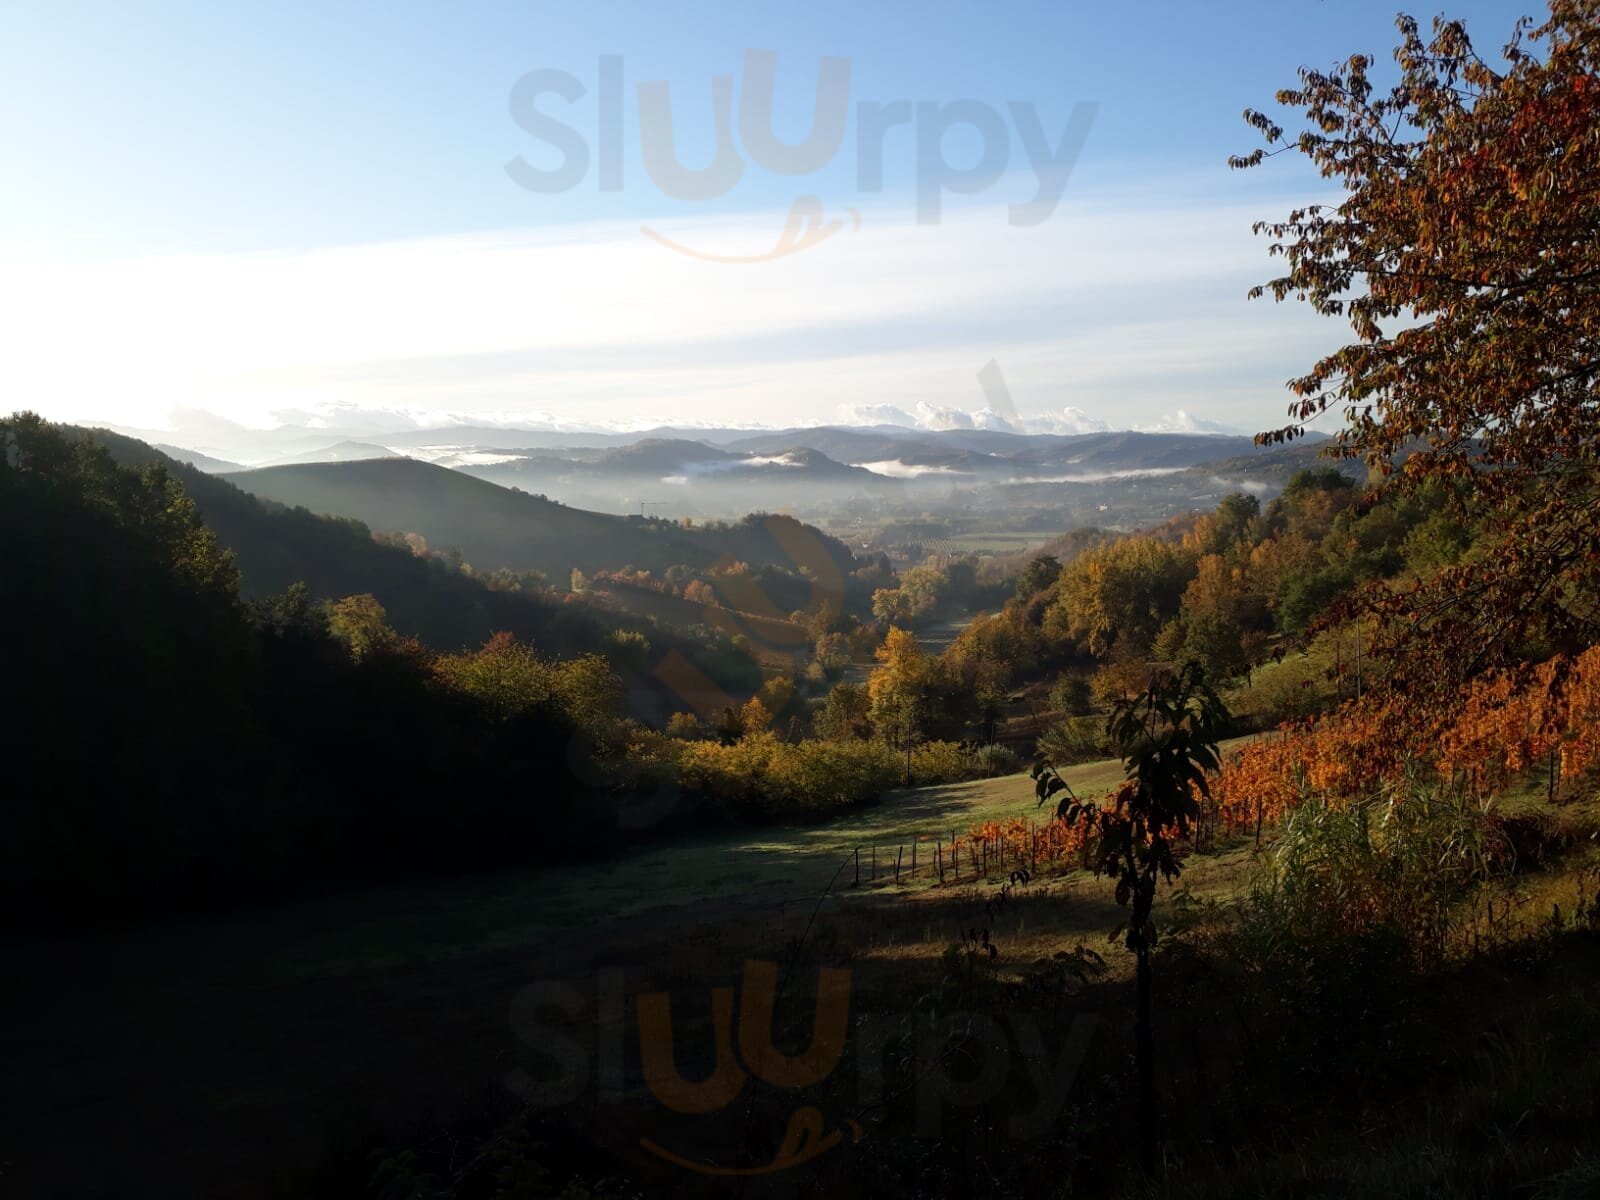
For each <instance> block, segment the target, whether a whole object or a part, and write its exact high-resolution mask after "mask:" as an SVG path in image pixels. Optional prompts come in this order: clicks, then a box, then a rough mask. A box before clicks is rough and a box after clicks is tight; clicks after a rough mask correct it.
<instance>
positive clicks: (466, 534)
mask: <svg viewBox="0 0 1600 1200" xmlns="http://www.w3.org/2000/svg"><path fill="white" fill-rule="evenodd" d="M225 478H226V479H227V481H228V482H230V483H233V484H235V485H237V486H238V487H240V488H241V489H243V490H245V491H247V492H249V493H251V494H252V495H255V496H259V497H261V498H262V499H265V500H272V501H276V502H277V503H280V504H286V505H292V506H298V507H303V508H306V509H309V510H310V511H312V512H318V513H324V514H328V515H332V516H339V517H349V518H354V519H355V520H358V521H361V522H363V523H365V524H366V525H368V526H369V527H370V528H372V529H373V530H377V531H383V532H397V533H418V534H421V535H422V536H423V537H424V538H426V539H427V541H428V543H429V545H430V546H431V547H432V548H434V549H436V550H443V549H445V548H447V547H455V548H456V549H458V550H460V551H461V553H462V555H463V557H464V558H465V559H466V560H467V561H468V562H470V563H472V564H473V565H474V566H475V567H477V568H479V569H484V570H492V569H495V568H499V567H506V568H509V569H512V570H519V571H520V570H537V571H543V572H544V573H545V574H547V575H549V576H550V577H551V578H552V579H557V580H560V581H564V580H565V577H566V575H567V574H568V573H570V572H571V571H572V570H574V569H577V570H581V571H584V572H593V571H597V570H603V569H611V570H615V569H620V568H622V567H625V566H631V567H636V568H640V569H644V570H652V571H661V570H664V569H665V568H667V567H669V566H673V565H675V564H680V563H681V564H685V565H688V566H691V567H698V568H705V567H709V566H711V565H712V564H713V563H716V562H718V561H719V560H727V561H734V560H737V561H742V562H745V563H748V564H749V565H750V566H752V567H756V566H762V565H772V566H778V567H784V568H789V569H793V568H795V567H796V566H797V565H800V564H801V563H805V564H806V565H809V566H811V567H812V568H813V569H814V570H822V569H828V568H825V567H824V563H823V561H821V560H827V561H828V562H831V564H832V569H838V570H840V571H843V572H848V571H849V570H851V569H852V568H853V566H854V559H853V557H852V556H851V554H850V551H849V550H847V549H846V548H845V547H844V546H843V544H841V543H839V542H837V541H835V540H834V539H832V538H829V537H827V536H826V535H824V534H821V533H819V532H817V531H816V530H815V529H811V528H810V527H809V526H802V525H801V524H800V523H799V522H796V521H793V520H791V519H788V518H782V517H771V518H754V519H746V520H744V521H740V522H737V523H734V524H715V525H710V526H702V527H697V528H685V527H684V526H682V525H680V524H678V523H676V522H672V521H666V520H657V519H646V518H643V517H623V516H616V515H612V514H609V513H598V512H590V511H588V510H585V509H581V508H569V507H568V506H566V505H564V504H558V503H556V502H555V501H553V500H547V499H545V498H544V497H543V496H537V495H531V494H529V493H527V492H522V491H518V490H515V489H513V488H507V487H501V486H499V485H498V484H494V483H490V482H487V481H486V480H483V479H479V478H475V477H474V476H473V475H469V474H466V473H464V472H461V471H454V470H451V469H449V468H446V467H439V466H434V465H432V464H430V463H425V462H420V461H417V460H414V459H402V458H386V459H370V460H366V461H362V462H348V463H315V464H303V465H297V466H286V467H266V468H261V469H258V470H254V471H243V472H239V473H236V474H232V475H228V476H226V477H225ZM791 535H793V536H791ZM786 543H787V544H786ZM807 560H811V561H807Z"/></svg>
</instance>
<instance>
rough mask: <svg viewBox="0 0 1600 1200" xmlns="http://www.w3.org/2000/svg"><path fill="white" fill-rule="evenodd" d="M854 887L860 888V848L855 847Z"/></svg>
mask: <svg viewBox="0 0 1600 1200" xmlns="http://www.w3.org/2000/svg"><path fill="white" fill-rule="evenodd" d="M855 886H856V887H860V886H861V847H860V846H857V847H856V882H855Z"/></svg>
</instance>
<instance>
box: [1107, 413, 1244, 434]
mask: <svg viewBox="0 0 1600 1200" xmlns="http://www.w3.org/2000/svg"><path fill="white" fill-rule="evenodd" d="M1134 428H1135V429H1137V430H1138V431H1139V432H1140V433H1233V434H1237V433H1242V432H1244V431H1243V430H1241V429H1240V428H1239V427H1238V426H1236V425H1228V424H1224V423H1223V422H1221V421H1210V420H1206V419H1205V418H1203V417H1197V416H1194V415H1193V414H1191V413H1187V412H1185V411H1184V410H1183V409H1181V408H1180V409H1179V410H1178V411H1177V412H1174V413H1168V414H1166V415H1165V416H1163V417H1162V418H1161V419H1160V420H1158V421H1154V422H1152V423H1150V424H1148V425H1136V426H1134Z"/></svg>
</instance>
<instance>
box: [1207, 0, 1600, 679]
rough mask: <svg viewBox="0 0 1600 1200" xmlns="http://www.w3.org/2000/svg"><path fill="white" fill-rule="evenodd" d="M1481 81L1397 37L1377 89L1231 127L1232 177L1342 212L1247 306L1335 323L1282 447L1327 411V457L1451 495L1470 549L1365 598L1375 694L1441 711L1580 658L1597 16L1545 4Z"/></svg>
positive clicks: (1586, 588)
mask: <svg viewBox="0 0 1600 1200" xmlns="http://www.w3.org/2000/svg"><path fill="white" fill-rule="evenodd" d="M1531 24H1532V23H1531V22H1529V21H1526V20H1525V21H1523V22H1521V23H1519V24H1518V26H1517V28H1516V30H1515V33H1514V35H1513V37H1512V40H1511V42H1510V44H1509V45H1508V46H1506V47H1505V49H1504V51H1503V53H1502V58H1501V60H1500V61H1499V62H1498V64H1496V65H1491V63H1490V62H1489V61H1487V60H1486V59H1485V58H1483V57H1482V56H1481V55H1480V54H1479V53H1478V51H1477V50H1476V49H1475V48H1474V46H1473V44H1472V42H1471V40H1470V39H1469V38H1468V36H1467V31H1466V29H1465V28H1464V27H1463V26H1462V25H1461V23H1459V22H1457V21H1448V20H1444V19H1442V18H1441V19H1439V20H1436V21H1435V22H1434V25H1433V29H1432V33H1431V36H1425V35H1424V34H1423V33H1422V32H1421V31H1420V29H1419V27H1418V25H1417V22H1416V21H1415V20H1413V19H1412V18H1410V17H1405V16H1402V17H1401V18H1400V19H1399V30H1400V44H1399V46H1398V47H1397V48H1396V50H1395V53H1394V57H1395V61H1396V63H1397V64H1398V66H1399V77H1398V79H1397V80H1396V81H1395V82H1394V83H1393V85H1392V86H1390V87H1388V88H1387V89H1380V88H1379V87H1378V86H1377V85H1376V83H1375V82H1374V78H1373V75H1374V64H1373V61H1372V59H1370V58H1369V57H1367V56H1366V55H1362V54H1357V55H1354V56H1352V57H1351V58H1350V59H1348V60H1347V61H1346V62H1345V63H1344V64H1343V65H1342V66H1339V67H1337V68H1335V69H1333V70H1331V71H1327V72H1322V71H1314V70H1309V69H1302V70H1301V72H1300V83H1299V86H1298V87H1294V88H1289V89H1287V90H1284V91H1282V92H1280V93H1278V102H1279V103H1280V104H1281V105H1284V106H1286V107H1287V108H1289V109H1292V110H1297V112H1298V115H1299V117H1300V118H1301V128H1300V129H1299V130H1298V131H1297V132H1295V133H1294V134H1293V135H1292V136H1291V135H1288V134H1286V133H1285V130H1284V129H1283V127H1281V126H1280V125H1278V124H1277V123H1275V122H1274V121H1273V120H1272V119H1271V118H1269V117H1267V116H1265V115H1263V114H1261V113H1258V112H1247V113H1246V119H1247V120H1248V121H1249V122H1250V124H1251V125H1253V126H1254V127H1255V128H1256V129H1257V130H1259V131H1260V132H1261V133H1262V134H1263V135H1264V136H1265V139H1266V143H1267V145H1266V146H1265V147H1263V148H1260V149H1257V150H1255V151H1254V152H1252V153H1250V154H1248V155H1245V156H1243V157H1239V158H1235V159H1233V160H1231V162H1232V165H1234V166H1237V167H1253V166H1256V165H1258V164H1259V163H1261V162H1262V161H1263V160H1264V159H1266V158H1268V157H1271V156H1272V155H1273V154H1277V153H1280V152H1283V151H1290V150H1293V151H1298V152H1299V153H1301V154H1304V155H1305V156H1306V157H1308V158H1309V159H1310V160H1311V161H1312V162H1314V163H1315V164H1316V165H1317V167H1318V168H1319V169H1320V170H1321V172H1322V174H1323V176H1324V177H1325V178H1328V179H1330V180H1333V181H1334V182H1336V183H1337V184H1338V185H1339V186H1340V187H1342V188H1343V190H1344V193H1345V194H1344V197H1343V199H1342V200H1341V201H1340V202H1339V203H1338V204H1337V205H1323V204H1314V205H1309V206H1307V207H1304V208H1300V209H1296V210H1295V211H1293V212H1291V213H1290V214H1289V216H1288V218H1287V219H1286V220H1283V221H1276V222H1264V223H1262V224H1260V225H1258V226H1257V229H1258V231H1259V232H1264V233H1266V234H1268V235H1269V236H1270V237H1271V238H1272V239H1273V243H1274V244H1273V247H1272V249H1273V253H1274V254H1276V255H1279V256H1282V257H1283V258H1285V259H1286V260H1287V264H1288V266H1287V270H1286V271H1285V273H1284V274H1283V275H1281V276H1280V277H1279V278H1277V279H1274V280H1272V281H1271V282H1270V283H1268V284H1266V285H1265V286H1264V287H1262V288H1257V289H1255V292H1254V293H1253V294H1255V295H1261V294H1264V293H1268V292H1270V293H1271V294H1272V295H1273V296H1274V298H1276V299H1277V300H1280V301H1281V300H1284V299H1287V298H1289V297H1296V298H1298V299H1301V300H1304V301H1306V302H1308V303H1310V304H1311V305H1312V306H1313V307H1314V308H1315V309H1316V310H1317V311H1318V312H1319V313H1323V314H1326V315H1329V316H1335V317H1339V318H1342V319H1344V320H1347V321H1348V322H1349V324H1350V327H1351V330H1352V332H1353V335H1354V337H1353V340H1351V341H1350V342H1349V343H1348V344H1346V345H1344V346H1343V347H1341V348H1340V349H1338V350H1336V351H1334V352H1333V353H1331V354H1329V355H1327V356H1326V357H1324V358H1322V359H1321V360H1319V361H1318V362H1317V363H1315V364H1314V365H1313V366H1312V367H1311V369H1310V370H1309V371H1307V372H1306V373H1305V374H1304V375H1302V376H1301V377H1299V378H1298V379H1295V380H1294V381H1292V383H1291V385H1290V386H1291V388H1292V390H1293V392H1294V394H1295V396H1296V400H1295V402H1294V403H1293V405H1292V406H1291V408H1290V415H1291V417H1292V423H1291V424H1289V425H1287V426H1286V427H1284V428H1282V429H1278V430H1275V431H1273V432H1271V433H1268V434H1263V435H1262V440H1264V441H1285V440H1288V439H1290V438H1293V437H1297V436H1299V435H1301V434H1302V433H1304V432H1305V430H1306V427H1307V425H1308V424H1309V423H1310V422H1312V421H1313V420H1315V419H1316V418H1317V417H1319V416H1321V415H1322V414H1324V413H1327V412H1329V411H1333V412H1335V413H1338V414H1341V415H1343V416H1344V418H1345V419H1346V422H1347V424H1346V427H1345V428H1343V429H1342V430H1340V431H1339V432H1338V434H1337V437H1336V441H1335V444H1334V447H1333V452H1334V453H1335V454H1337V455H1342V456H1346V457H1356V458H1363V459H1365V460H1366V461H1367V462H1368V463H1369V465H1371V466H1372V467H1374V468H1376V469H1377V470H1379V471H1382V472H1384V473H1386V474H1387V473H1388V472H1390V471H1391V470H1392V469H1393V468H1394V465H1395V464H1396V463H1402V464H1403V465H1402V466H1401V469H1400V472H1399V479H1398V483H1399V485H1400V486H1402V487H1405V488H1420V487H1422V486H1423V485H1425V484H1426V483H1427V482H1428V481H1429V480H1436V479H1440V478H1448V479H1453V480H1459V481H1462V486H1461V487H1460V488H1458V489H1456V490H1455V491H1454V492H1453V493H1452V494H1455V495H1459V496H1460V497H1461V502H1462V503H1463V504H1464V505H1470V506H1472V507H1473V508H1474V510H1475V511H1477V512H1478V513H1479V514H1480V515H1481V516H1482V519H1483V520H1484V522H1485V524H1486V527H1487V529H1488V530H1489V533H1490V536H1489V537H1488V538H1487V539H1486V540H1485V545H1484V552H1483V553H1482V555H1481V556H1478V557H1477V560H1476V561H1474V562H1472V563H1471V564H1470V565H1462V564H1455V565H1449V566H1446V567H1445V568H1444V569H1443V570H1441V571H1439V572H1438V573H1437V574H1436V575H1434V576H1433V577H1431V578H1430V579H1427V580H1426V581H1421V582H1418V583H1416V584H1415V585H1414V586H1411V587H1408V588H1402V589H1398V590H1391V591H1383V590H1377V589H1374V590H1373V591H1372V592H1370V593H1368V595H1367V597H1366V600H1367V604H1368V606H1369V607H1370V608H1372V609H1374V610H1376V611H1378V612H1380V613H1381V614H1383V615H1385V616H1387V617H1389V618H1391V619H1389V620H1388V621H1386V622H1385V624H1384V626H1383V632H1382V637H1381V639H1380V642H1379V645H1378V646H1377V647H1376V649H1377V650H1378V651H1379V652H1380V653H1384V654H1386V655H1387V656H1388V657H1389V659H1390V661H1391V663H1392V665H1393V667H1394V673H1393V676H1392V678H1393V679H1394V681H1395V683H1396V686H1398V687H1400V688H1402V689H1403V690H1406V691H1411V692H1421V691H1425V690H1429V689H1432V690H1433V691H1435V692H1436V693H1438V694H1441V695H1443V694H1448V693H1449V692H1451V691H1453V690H1454V689H1455V688H1456V687H1457V685H1458V684H1459V682H1460V681H1461V680H1462V679H1463V678H1464V677H1466V676H1468V675H1470V674H1473V673H1475V672H1477V671H1480V670H1482V669H1484V668H1485V667H1489V666H1495V665H1499V664H1501V663H1506V662H1512V661H1515V660H1517V659H1518V658H1520V657H1523V656H1525V655H1526V654H1527V653H1528V651H1529V649H1530V647H1535V648H1536V647H1538V646H1540V645H1546V646H1548V645H1550V644H1552V643H1553V644H1555V645H1556V646H1558V647H1559V646H1560V645H1561V644H1563V643H1565V644H1586V643H1589V642H1593V641H1595V640H1600V611H1597V608H1596V603H1595V600H1594V597H1595V596H1596V595H1600V586H1597V585H1600V403H1596V401H1597V398H1600V393H1597V380H1600V0H1554V2H1553V3H1552V5H1551V9H1550V14H1549V17H1548V19H1547V20H1545V21H1544V22H1543V23H1542V24H1540V25H1539V26H1538V27H1537V28H1530V26H1531Z"/></svg>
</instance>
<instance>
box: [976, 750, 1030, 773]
mask: <svg viewBox="0 0 1600 1200" xmlns="http://www.w3.org/2000/svg"><path fill="white" fill-rule="evenodd" d="M972 761H973V764H974V765H975V766H976V768H977V770H978V773H979V774H980V775H981V776H982V777H983V778H985V779H992V778H994V777H995V776H996V775H1015V774H1016V773H1017V772H1018V771H1020V770H1022V767H1023V762H1022V756H1021V755H1020V754H1018V753H1017V752H1016V751H1015V750H1013V749H1012V748H1011V747H1010V746H1001V745H996V744H991V745H987V746H977V747H974V749H973V751H972Z"/></svg>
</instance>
